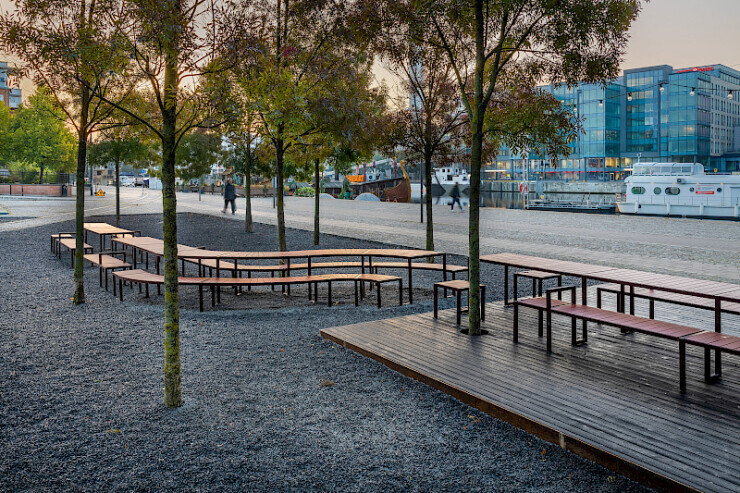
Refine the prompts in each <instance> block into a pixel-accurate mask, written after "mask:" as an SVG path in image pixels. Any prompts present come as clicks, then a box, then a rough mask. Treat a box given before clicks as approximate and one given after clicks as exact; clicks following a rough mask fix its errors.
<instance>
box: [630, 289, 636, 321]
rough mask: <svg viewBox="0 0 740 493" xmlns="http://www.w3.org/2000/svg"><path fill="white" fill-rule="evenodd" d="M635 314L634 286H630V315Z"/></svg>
mask: <svg viewBox="0 0 740 493" xmlns="http://www.w3.org/2000/svg"><path fill="white" fill-rule="evenodd" d="M634 314H635V287H634V286H630V315H634Z"/></svg>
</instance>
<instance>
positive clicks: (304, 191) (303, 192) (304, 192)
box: [295, 187, 314, 197]
mask: <svg viewBox="0 0 740 493" xmlns="http://www.w3.org/2000/svg"><path fill="white" fill-rule="evenodd" d="M295 195H296V197H313V195H314V189H313V187H301V188H299V189H298V190H296V191H295Z"/></svg>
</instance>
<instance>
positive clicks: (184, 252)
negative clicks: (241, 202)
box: [113, 236, 442, 260]
mask: <svg viewBox="0 0 740 493" xmlns="http://www.w3.org/2000/svg"><path fill="white" fill-rule="evenodd" d="M113 241H114V242H116V243H118V244H120V245H126V246H131V247H135V248H138V249H140V250H143V251H145V252H149V253H151V254H154V255H163V254H164V242H163V241H162V240H160V239H159V238H152V237H149V236H139V237H132V238H114V239H113ZM177 249H178V257H180V258H187V259H191V260H197V259H223V260H278V259H296V258H297V259H302V258H320V257H359V256H366V257H393V258H402V259H405V260H414V259H419V258H426V257H433V256H437V255H442V252H436V251H433V250H411V249H394V248H371V249H365V248H334V249H324V250H292V251H287V252H276V251H273V252H239V251H219V250H204V249H199V248H194V247H190V246H187V245H178V247H177Z"/></svg>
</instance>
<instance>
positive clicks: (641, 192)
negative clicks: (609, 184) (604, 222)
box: [617, 163, 740, 219]
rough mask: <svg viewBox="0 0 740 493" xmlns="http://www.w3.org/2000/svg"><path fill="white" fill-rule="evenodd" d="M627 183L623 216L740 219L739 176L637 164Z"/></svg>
mask: <svg viewBox="0 0 740 493" xmlns="http://www.w3.org/2000/svg"><path fill="white" fill-rule="evenodd" d="M624 183H625V185H626V193H625V195H624V199H623V200H618V201H617V209H618V210H619V212H620V213H621V214H644V215H653V216H679V217H698V218H729V219H739V218H740V175H729V174H709V173H705V172H704V166H703V165H702V164H699V163H636V164H635V165H634V168H633V170H632V176H629V177H627V178H626V179H625V180H624Z"/></svg>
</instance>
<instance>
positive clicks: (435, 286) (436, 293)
mask: <svg viewBox="0 0 740 493" xmlns="http://www.w3.org/2000/svg"><path fill="white" fill-rule="evenodd" d="M438 291H439V286H437V285H436V284H435V285H434V318H439V309H438V308H437V305H438V301H439V300H438V297H439V294H438Z"/></svg>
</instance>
